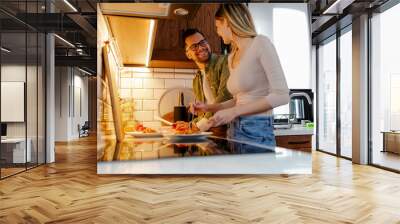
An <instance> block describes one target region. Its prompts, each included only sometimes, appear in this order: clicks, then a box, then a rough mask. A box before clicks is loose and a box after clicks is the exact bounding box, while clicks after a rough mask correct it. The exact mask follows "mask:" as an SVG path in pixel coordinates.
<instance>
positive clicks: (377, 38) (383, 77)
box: [370, 4, 400, 170]
mask: <svg viewBox="0 0 400 224" xmlns="http://www.w3.org/2000/svg"><path fill="white" fill-rule="evenodd" d="M399 21H400V5H399V4H397V5H395V6H393V7H392V8H390V9H388V10H386V11H384V12H382V13H380V14H375V15H373V17H372V18H371V34H372V36H371V40H372V43H371V44H372V46H371V47H372V49H371V53H372V55H371V59H372V71H371V99H370V104H371V107H370V108H371V111H370V116H371V121H372V124H371V130H370V132H371V137H372V139H371V140H372V155H371V156H372V163H373V164H376V165H380V166H384V167H388V168H391V169H396V170H400V155H399V154H398V153H400V150H399V151H398V152H397V149H400V133H399V134H395V133H393V135H392V134H391V133H390V132H391V131H392V130H393V131H396V130H397V131H400V103H399V102H400V100H399V96H400V63H399V58H400V42H399V40H400V33H399V32H398V23H399ZM385 132H387V135H390V138H392V142H398V143H395V144H394V145H393V148H392V145H390V144H391V143H390V142H391V141H385V139H384V137H385V135H386V134H384V133H385ZM396 139H397V140H396ZM385 143H386V144H387V145H384V144H385Z"/></svg>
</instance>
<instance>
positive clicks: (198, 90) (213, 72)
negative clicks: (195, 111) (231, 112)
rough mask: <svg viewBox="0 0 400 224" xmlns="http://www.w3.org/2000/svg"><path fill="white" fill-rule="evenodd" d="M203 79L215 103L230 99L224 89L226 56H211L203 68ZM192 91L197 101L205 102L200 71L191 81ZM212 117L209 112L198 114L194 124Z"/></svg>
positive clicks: (226, 69) (226, 67)
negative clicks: (206, 82) (205, 80)
mask: <svg viewBox="0 0 400 224" xmlns="http://www.w3.org/2000/svg"><path fill="white" fill-rule="evenodd" d="M205 77H206V78H207V81H208V83H209V84H210V88H211V92H212V94H213V96H214V98H215V103H221V102H225V101H228V100H230V99H232V95H231V94H230V93H229V91H228V89H227V88H226V82H227V81H228V78H229V68H228V56H227V55H216V54H211V57H210V60H209V61H208V64H207V65H206V67H205ZM193 91H194V95H195V97H196V100H197V101H200V102H205V101H206V97H205V96H204V91H203V78H202V75H201V71H200V70H199V71H198V72H197V73H196V76H195V77H194V79H193ZM212 115H213V113H211V112H207V113H202V114H199V115H198V117H197V118H195V119H194V122H198V121H199V120H200V119H202V118H203V117H205V118H210V117H211V116H212Z"/></svg>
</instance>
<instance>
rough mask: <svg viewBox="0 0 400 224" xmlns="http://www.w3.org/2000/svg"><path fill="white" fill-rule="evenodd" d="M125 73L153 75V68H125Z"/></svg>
mask: <svg viewBox="0 0 400 224" xmlns="http://www.w3.org/2000/svg"><path fill="white" fill-rule="evenodd" d="M123 71H124V72H125V71H129V72H144V73H149V72H150V73H151V72H153V68H145V67H124V68H123Z"/></svg>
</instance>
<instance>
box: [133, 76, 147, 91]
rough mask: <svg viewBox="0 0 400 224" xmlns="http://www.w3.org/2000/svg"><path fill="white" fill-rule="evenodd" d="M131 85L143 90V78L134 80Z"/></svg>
mask: <svg viewBox="0 0 400 224" xmlns="http://www.w3.org/2000/svg"><path fill="white" fill-rule="evenodd" d="M145 80H146V79H145ZM131 85H132V87H133V88H135V89H138V88H143V79H141V78H133V79H132V81H131Z"/></svg>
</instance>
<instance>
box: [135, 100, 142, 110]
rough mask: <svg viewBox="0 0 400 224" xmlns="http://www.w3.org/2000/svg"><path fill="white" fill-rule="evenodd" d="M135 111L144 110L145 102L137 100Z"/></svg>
mask: <svg viewBox="0 0 400 224" xmlns="http://www.w3.org/2000/svg"><path fill="white" fill-rule="evenodd" d="M135 110H136V111H137V110H143V101H142V100H135Z"/></svg>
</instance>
